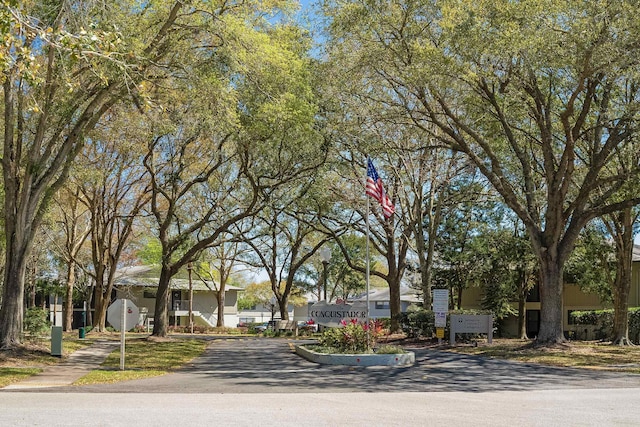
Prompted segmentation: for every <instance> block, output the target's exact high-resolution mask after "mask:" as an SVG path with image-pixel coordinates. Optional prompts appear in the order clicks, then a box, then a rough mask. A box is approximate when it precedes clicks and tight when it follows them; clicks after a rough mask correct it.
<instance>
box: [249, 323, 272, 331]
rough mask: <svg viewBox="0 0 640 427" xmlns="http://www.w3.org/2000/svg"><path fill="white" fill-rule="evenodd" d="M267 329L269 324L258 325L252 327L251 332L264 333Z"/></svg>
mask: <svg viewBox="0 0 640 427" xmlns="http://www.w3.org/2000/svg"><path fill="white" fill-rule="evenodd" d="M267 329H269V322H264V323H259V324H257V325H254V326H253V330H254V331H256V332H264V331H266V330H267Z"/></svg>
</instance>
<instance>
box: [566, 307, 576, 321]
mask: <svg viewBox="0 0 640 427" xmlns="http://www.w3.org/2000/svg"><path fill="white" fill-rule="evenodd" d="M571 313H573V310H568V311H567V324H569V325H575V324H576V323H575V321H574V319H573V316H572V315H571Z"/></svg>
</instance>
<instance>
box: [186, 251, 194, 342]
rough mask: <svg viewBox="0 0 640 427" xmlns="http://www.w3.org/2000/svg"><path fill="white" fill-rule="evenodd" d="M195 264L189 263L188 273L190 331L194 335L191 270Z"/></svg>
mask: <svg viewBox="0 0 640 427" xmlns="http://www.w3.org/2000/svg"><path fill="white" fill-rule="evenodd" d="M192 269H193V264H192V263H191V261H189V262H188V263H187V273H188V274H189V331H191V333H192V334H193V283H192V282H191V270H192Z"/></svg>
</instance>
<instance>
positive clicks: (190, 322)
mask: <svg viewBox="0 0 640 427" xmlns="http://www.w3.org/2000/svg"><path fill="white" fill-rule="evenodd" d="M192 269H193V264H192V263H191V261H189V263H188V264H187V272H188V273H189V331H191V333H192V334H193V283H192V282H191V270H192ZM218 310H220V308H219V307H218Z"/></svg>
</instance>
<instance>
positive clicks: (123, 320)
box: [120, 299, 127, 371]
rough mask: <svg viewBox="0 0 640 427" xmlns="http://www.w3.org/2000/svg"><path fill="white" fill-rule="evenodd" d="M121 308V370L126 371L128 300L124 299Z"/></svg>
mask: <svg viewBox="0 0 640 427" xmlns="http://www.w3.org/2000/svg"><path fill="white" fill-rule="evenodd" d="M121 301H122V305H121V306H120V316H121V317H120V370H121V371H124V348H125V336H126V335H125V332H126V330H127V318H126V313H127V300H126V299H122V300H121Z"/></svg>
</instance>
